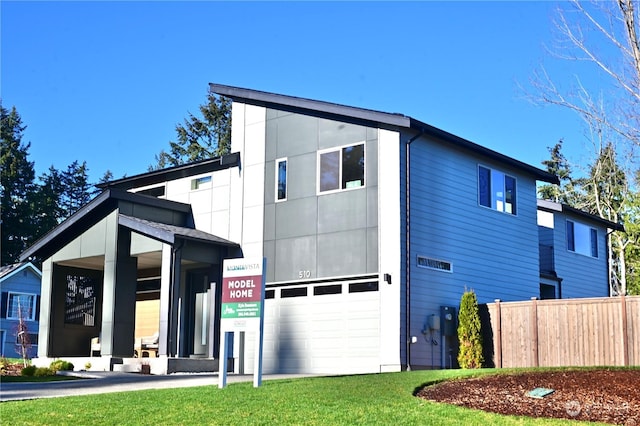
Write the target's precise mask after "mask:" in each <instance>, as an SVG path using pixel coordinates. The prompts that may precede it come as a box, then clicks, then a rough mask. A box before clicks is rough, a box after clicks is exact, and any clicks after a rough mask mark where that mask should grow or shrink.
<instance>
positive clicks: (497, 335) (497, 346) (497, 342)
mask: <svg viewBox="0 0 640 426" xmlns="http://www.w3.org/2000/svg"><path fill="white" fill-rule="evenodd" d="M495 302H496V329H495V331H494V333H493V345H494V351H495V361H494V363H495V365H496V368H502V311H501V310H500V299H496V300H495Z"/></svg>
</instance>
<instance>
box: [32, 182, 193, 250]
mask: <svg viewBox="0 0 640 426" xmlns="http://www.w3.org/2000/svg"><path fill="white" fill-rule="evenodd" d="M120 201H128V202H132V203H136V204H142V205H147V206H151V207H160V208H166V209H171V210H174V211H177V212H180V213H183V214H189V213H191V206H190V205H188V204H183V203H178V202H176V201H170V200H163V199H160V198H156V197H150V196H146V195H140V194H134V193H131V192H127V191H124V190H122V189H117V188H109V189H106V190H104V191H102V192H101V193H100V194H99V195H97V196H96V197H95V198H94V199H92V200H91V201H89V202H88V203H87V204H85V205H84V206H83V207H82V208H80V210H78V211H77V212H75V213H74V214H72V215H71V216H69V218H67V219H66V220H65V221H64V222H62V223H61V224H60V225H58V226H56V227H55V228H53V229H52V230H50V231H49V232H47V233H46V234H45V235H43V236H42V237H41V238H39V239H38V240H37V241H35V242H34V243H33V244H32V245H31V246H30V247H28V248H27V249H26V250H25V251H24V252H22V253H21V254H20V261H21V262H25V261H28V260H29V259H30V258H32V257H34V256H36V255H40V257H41V258H42V259H46V258H48V257H49V256H51V255H52V254H53V253H54V252H56V251H57V250H59V249H60V248H61V247H62V246H63V245H65V244H68V243H69V242H70V241H71V240H72V239H74V238H76V237H77V236H78V235H79V234H80V233H81V232H84V231H85V230H86V229H88V228H89V227H90V226H92V225H93V224H94V223H96V222H97V221H99V220H101V219H102V218H103V217H105V216H106V215H108V214H109V213H110V212H112V211H113V210H115V209H116V208H117V207H118V203H119V202H120Z"/></svg>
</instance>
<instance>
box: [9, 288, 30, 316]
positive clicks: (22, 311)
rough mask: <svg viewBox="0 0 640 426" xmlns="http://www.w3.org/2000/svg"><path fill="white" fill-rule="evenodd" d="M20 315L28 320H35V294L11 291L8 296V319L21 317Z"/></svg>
mask: <svg viewBox="0 0 640 426" xmlns="http://www.w3.org/2000/svg"><path fill="white" fill-rule="evenodd" d="M20 317H22V318H23V319H25V320H27V321H35V319H36V295H35V294H27V293H11V292H9V296H8V297H7V319H20Z"/></svg>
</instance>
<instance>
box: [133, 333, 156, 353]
mask: <svg viewBox="0 0 640 426" xmlns="http://www.w3.org/2000/svg"><path fill="white" fill-rule="evenodd" d="M159 340H160V333H159V332H158V331H156V332H155V333H154V334H153V336H147V337H140V338H138V339H136V347H135V350H134V352H135V355H136V356H137V357H139V358H146V357H149V354H150V353H151V352H153V354H154V356H155V357H157V356H158V342H159Z"/></svg>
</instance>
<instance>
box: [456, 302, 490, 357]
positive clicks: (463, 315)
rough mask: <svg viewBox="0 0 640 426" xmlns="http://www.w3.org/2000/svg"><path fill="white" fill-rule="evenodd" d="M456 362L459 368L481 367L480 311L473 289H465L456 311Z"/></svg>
mask: <svg viewBox="0 0 640 426" xmlns="http://www.w3.org/2000/svg"><path fill="white" fill-rule="evenodd" d="M458 341H459V343H460V350H459V352H458V364H460V367H461V368H481V367H482V362H483V361H484V359H483V356H482V334H480V312H479V311H478V299H477V298H476V294H475V293H474V292H473V290H470V291H465V292H464V294H463V295H462V300H461V301H460V311H459V312H458Z"/></svg>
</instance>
